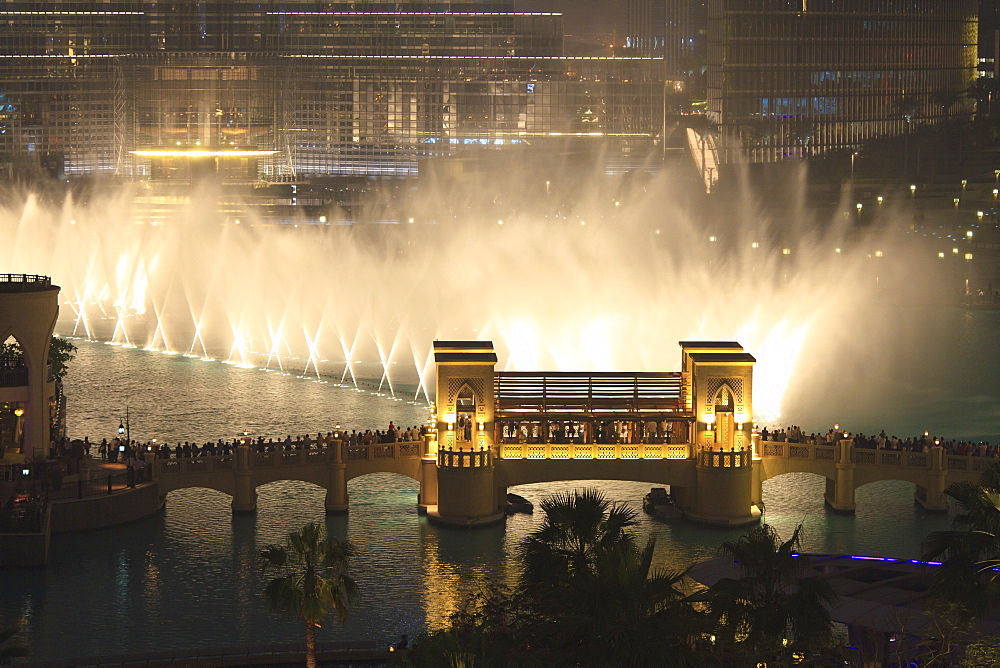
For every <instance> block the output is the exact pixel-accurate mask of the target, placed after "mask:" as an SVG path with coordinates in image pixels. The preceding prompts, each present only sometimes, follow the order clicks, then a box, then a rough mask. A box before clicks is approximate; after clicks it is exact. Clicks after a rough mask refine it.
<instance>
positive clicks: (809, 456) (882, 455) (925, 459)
mask: <svg viewBox="0 0 1000 668" xmlns="http://www.w3.org/2000/svg"><path fill="white" fill-rule="evenodd" d="M847 447H848V448H849V450H850V453H851V461H852V462H853V463H854V464H855V465H858V466H889V467H896V468H909V469H926V468H930V467H933V466H934V458H933V457H932V456H931V453H930V452H910V451H906V450H870V449H867V448H855V447H854V446H853V444H851V443H850V442H848V445H847ZM760 449H761V452H762V453H763V457H765V458H772V457H774V458H784V459H797V460H808V461H820V462H831V463H832V462H835V461H836V460H837V449H836V446H834V445H813V444H811V443H787V442H782V443H777V442H770V441H765V442H763V443H761V444H760ZM994 461H997V458H992V457H978V456H975V455H949V454H944V456H943V458H942V464H943V467H942V468H943V470H945V471H972V472H981V471H985V470H986V469H987V468H988V467H989V466H990V464H992V463H993V462H994Z"/></svg>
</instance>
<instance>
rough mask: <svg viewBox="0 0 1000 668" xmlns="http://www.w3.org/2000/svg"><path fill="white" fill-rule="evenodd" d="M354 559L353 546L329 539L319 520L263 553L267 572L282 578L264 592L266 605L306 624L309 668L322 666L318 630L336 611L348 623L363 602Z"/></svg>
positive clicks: (276, 611)
mask: <svg viewBox="0 0 1000 668" xmlns="http://www.w3.org/2000/svg"><path fill="white" fill-rule="evenodd" d="M354 555H355V551H354V546H353V545H351V543H349V542H348V541H342V540H338V539H335V538H329V537H327V536H326V532H325V530H324V529H323V527H322V526H321V525H320V524H318V523H316V522H313V523H310V524H307V525H305V526H304V527H302V530H301V531H292V532H291V533H289V534H288V537H287V538H286V540H285V544H284V545H270V546H268V547H265V548H264V549H263V550H261V552H260V560H261V566H262V570H263V571H265V572H268V571H271V572H275V573H277V574H278V576H277V577H275V578H274V579H272V580H271V581H270V582H268V583H267V587H266V588H265V589H264V604H265V605H266V606H267V609H268V610H269V611H270V612H273V613H275V614H277V615H280V616H283V617H287V618H290V619H301V620H302V621H303V622H305V625H306V666H307V667H308V668H315V666H316V627H317V626H319V625H320V622H321V621H322V620H323V618H324V617H326V616H327V615H328V614H330V613H331V612H334V613H336V615H337V622H338V623H340V624H343V623H344V620H345V619H346V618H347V613H348V610H349V608H350V605H351V604H352V603H354V602H355V601H357V599H358V586H357V584H356V583H355V582H354V579H353V578H351V576H350V575H348V574H347V570H348V568H349V567H350V560H351V558H352V557H354Z"/></svg>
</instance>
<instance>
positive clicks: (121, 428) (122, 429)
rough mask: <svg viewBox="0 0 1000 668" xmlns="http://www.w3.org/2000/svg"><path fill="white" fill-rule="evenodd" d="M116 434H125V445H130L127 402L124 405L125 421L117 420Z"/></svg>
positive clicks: (130, 428)
mask: <svg viewBox="0 0 1000 668" xmlns="http://www.w3.org/2000/svg"><path fill="white" fill-rule="evenodd" d="M118 435H119V436H122V435H124V436H125V445H132V425H131V424H130V423H129V411H128V404H126V405H125V421H124V422H122V421H121V420H120V419H119V420H118Z"/></svg>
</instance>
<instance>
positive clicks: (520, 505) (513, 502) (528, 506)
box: [504, 492, 535, 515]
mask: <svg viewBox="0 0 1000 668" xmlns="http://www.w3.org/2000/svg"><path fill="white" fill-rule="evenodd" d="M504 512H505V513H507V514H508V515H513V514H514V513H525V514H526V515H531V514H532V513H534V512H535V506H534V504H533V503H531V501H528V500H527V499H526V498H524V497H523V496H521V495H519V494H512V493H510V492H508V493H507V507H506V508H504Z"/></svg>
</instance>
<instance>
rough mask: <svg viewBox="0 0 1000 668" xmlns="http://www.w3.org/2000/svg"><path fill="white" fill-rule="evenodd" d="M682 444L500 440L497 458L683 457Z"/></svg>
mask: <svg viewBox="0 0 1000 668" xmlns="http://www.w3.org/2000/svg"><path fill="white" fill-rule="evenodd" d="M688 449H689V446H688V445H687V444H686V443H670V444H667V443H658V444H653V443H649V444H646V443H638V444H621V443H619V444H614V445H611V444H598V443H502V444H500V445H499V452H500V457H501V459H559V460H567V459H687V458H688Z"/></svg>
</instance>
